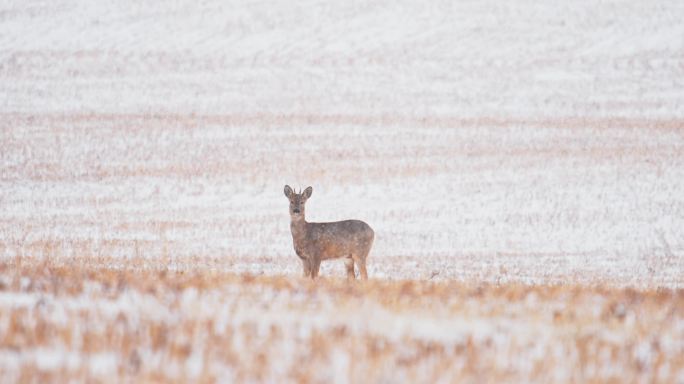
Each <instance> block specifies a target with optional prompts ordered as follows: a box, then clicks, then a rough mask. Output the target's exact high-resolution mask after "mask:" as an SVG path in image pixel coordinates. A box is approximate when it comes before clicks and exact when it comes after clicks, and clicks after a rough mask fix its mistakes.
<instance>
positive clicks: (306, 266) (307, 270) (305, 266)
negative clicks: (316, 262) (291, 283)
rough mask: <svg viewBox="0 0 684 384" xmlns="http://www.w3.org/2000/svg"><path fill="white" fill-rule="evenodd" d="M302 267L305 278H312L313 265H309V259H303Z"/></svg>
mask: <svg viewBox="0 0 684 384" xmlns="http://www.w3.org/2000/svg"><path fill="white" fill-rule="evenodd" d="M302 267H303V270H304V277H309V276H311V263H309V260H308V259H302Z"/></svg>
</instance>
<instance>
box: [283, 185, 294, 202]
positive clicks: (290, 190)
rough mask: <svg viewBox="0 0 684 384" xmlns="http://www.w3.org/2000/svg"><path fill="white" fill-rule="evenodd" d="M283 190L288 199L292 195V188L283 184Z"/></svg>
mask: <svg viewBox="0 0 684 384" xmlns="http://www.w3.org/2000/svg"><path fill="white" fill-rule="evenodd" d="M284 192H285V196H286V197H287V198H288V199H289V198H290V197H291V196H292V193H293V192H292V188H290V186H289V185H286V186H285V190H284Z"/></svg>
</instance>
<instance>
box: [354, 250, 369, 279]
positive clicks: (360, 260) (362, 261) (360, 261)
mask: <svg viewBox="0 0 684 384" xmlns="http://www.w3.org/2000/svg"><path fill="white" fill-rule="evenodd" d="M352 258H353V259H354V262H355V263H356V265H357V266H358V267H359V274H360V275H361V278H362V279H363V280H368V272H366V255H356V254H355V255H352Z"/></svg>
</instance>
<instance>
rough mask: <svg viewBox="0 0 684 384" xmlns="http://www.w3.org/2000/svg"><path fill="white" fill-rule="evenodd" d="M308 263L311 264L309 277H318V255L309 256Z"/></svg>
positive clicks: (319, 263) (319, 260) (319, 264)
mask: <svg viewBox="0 0 684 384" xmlns="http://www.w3.org/2000/svg"><path fill="white" fill-rule="evenodd" d="M310 265H311V278H312V279H315V278H317V277H318V270H319V269H320V267H321V259H320V258H319V257H313V258H311V261H310Z"/></svg>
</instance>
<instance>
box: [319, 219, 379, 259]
mask: <svg viewBox="0 0 684 384" xmlns="http://www.w3.org/2000/svg"><path fill="white" fill-rule="evenodd" d="M307 227H308V228H307V232H308V236H307V240H309V241H310V242H311V245H312V246H314V247H315V248H317V251H318V252H320V254H321V255H322V256H323V258H325V259H327V258H334V257H343V256H347V255H349V254H350V253H367V252H368V250H369V249H370V246H371V245H372V244H373V238H374V237H375V233H374V232H373V229H372V228H371V227H370V225H368V224H366V223H364V222H363V221H361V220H344V221H335V222H329V223H308V225H307Z"/></svg>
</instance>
